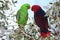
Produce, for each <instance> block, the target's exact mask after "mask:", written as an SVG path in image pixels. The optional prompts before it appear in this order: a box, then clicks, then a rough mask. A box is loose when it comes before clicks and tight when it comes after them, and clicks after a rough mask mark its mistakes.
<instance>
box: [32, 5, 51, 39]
mask: <svg viewBox="0 0 60 40" xmlns="http://www.w3.org/2000/svg"><path fill="white" fill-rule="evenodd" d="M32 11H34V20H35V23H36V25H38V26H39V28H40V34H41V36H42V37H43V38H45V37H46V36H47V35H48V36H50V32H49V30H48V28H49V26H48V21H47V16H44V15H45V14H46V13H45V12H44V11H43V10H42V8H41V7H40V6H38V5H34V6H32Z"/></svg>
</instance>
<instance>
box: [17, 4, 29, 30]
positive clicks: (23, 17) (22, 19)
mask: <svg viewBox="0 0 60 40" xmlns="http://www.w3.org/2000/svg"><path fill="white" fill-rule="evenodd" d="M29 8H30V4H28V3H26V4H23V5H22V6H21V8H20V9H19V10H18V11H17V14H16V20H17V23H18V26H19V28H21V29H24V26H25V25H26V23H27V20H28V9H29Z"/></svg>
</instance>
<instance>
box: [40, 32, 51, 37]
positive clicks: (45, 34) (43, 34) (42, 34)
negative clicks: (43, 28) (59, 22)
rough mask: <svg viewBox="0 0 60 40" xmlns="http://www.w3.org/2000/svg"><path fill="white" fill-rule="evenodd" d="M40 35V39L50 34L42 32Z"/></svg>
mask: <svg viewBox="0 0 60 40" xmlns="http://www.w3.org/2000/svg"><path fill="white" fill-rule="evenodd" d="M40 34H41V36H42V38H46V37H47V36H50V32H47V33H44V32H42V33H40Z"/></svg>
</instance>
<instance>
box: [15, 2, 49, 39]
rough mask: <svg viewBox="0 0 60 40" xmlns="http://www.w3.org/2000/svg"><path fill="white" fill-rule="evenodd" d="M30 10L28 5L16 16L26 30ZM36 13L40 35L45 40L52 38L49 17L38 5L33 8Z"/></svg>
mask: <svg viewBox="0 0 60 40" xmlns="http://www.w3.org/2000/svg"><path fill="white" fill-rule="evenodd" d="M29 8H30V4H28V3H26V4H23V5H22V6H21V8H20V9H19V10H18V12H17V14H16V20H17V23H18V25H19V26H20V28H21V29H24V26H25V25H26V23H27V20H28V9H29ZM31 10H32V11H34V20H35V23H36V25H37V26H38V27H39V28H40V34H41V36H42V37H43V38H45V37H47V35H48V36H50V31H49V30H48V28H49V26H48V21H47V16H45V14H46V13H45V12H44V11H43V9H42V8H41V7H40V6H38V5H33V6H32V8H31Z"/></svg>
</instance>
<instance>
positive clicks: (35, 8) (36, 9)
mask: <svg viewBox="0 0 60 40" xmlns="http://www.w3.org/2000/svg"><path fill="white" fill-rule="evenodd" d="M40 8H41V7H40V6H39V5H33V6H32V8H31V10H32V11H34V13H36V12H37V11H38V10H39V9H40Z"/></svg>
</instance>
